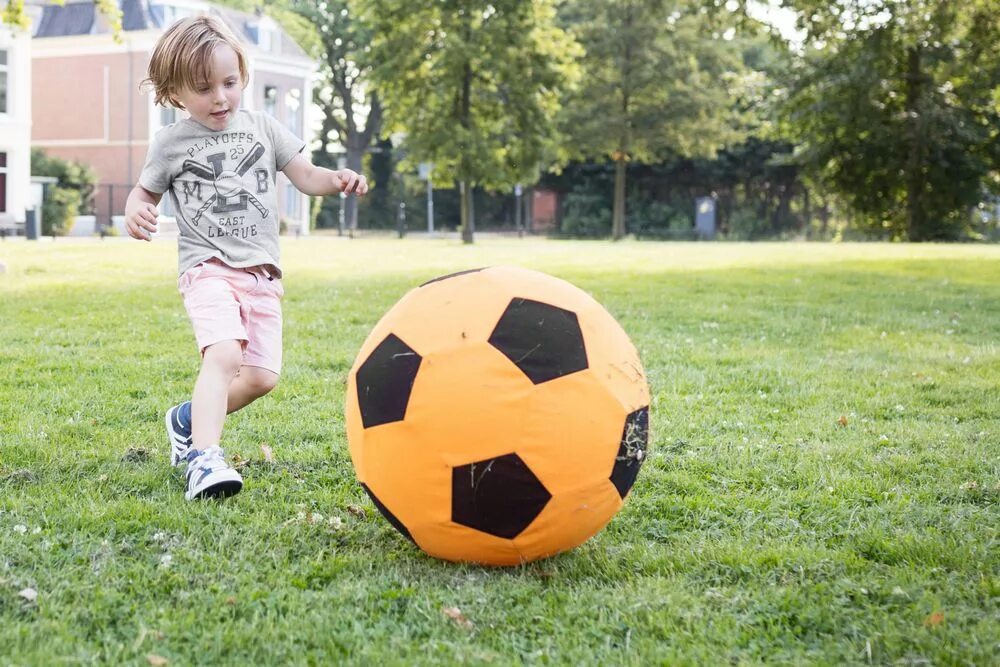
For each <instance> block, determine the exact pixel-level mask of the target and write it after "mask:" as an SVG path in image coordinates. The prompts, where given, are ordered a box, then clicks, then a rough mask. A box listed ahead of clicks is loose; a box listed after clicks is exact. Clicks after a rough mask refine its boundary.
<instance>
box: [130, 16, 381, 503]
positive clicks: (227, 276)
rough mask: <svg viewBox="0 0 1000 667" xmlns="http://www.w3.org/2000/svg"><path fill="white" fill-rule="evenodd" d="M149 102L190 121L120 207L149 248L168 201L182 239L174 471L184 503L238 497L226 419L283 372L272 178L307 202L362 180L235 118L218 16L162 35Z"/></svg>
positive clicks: (169, 133) (236, 57)
mask: <svg viewBox="0 0 1000 667" xmlns="http://www.w3.org/2000/svg"><path fill="white" fill-rule="evenodd" d="M148 73H149V77H148V78H147V79H146V80H145V81H144V82H143V84H144V85H145V86H148V87H151V88H152V89H153V91H154V94H155V100H156V103H157V104H163V105H167V104H170V105H173V106H175V107H177V108H179V109H184V110H186V111H187V112H188V114H189V115H190V118H187V119H184V120H182V121H180V122H177V123H174V124H173V125H170V126H169V127H166V128H164V129H163V130H161V131H160V132H158V133H157V134H156V136H155V137H154V139H153V142H152V144H151V145H150V147H149V153H148V155H147V158H146V164H145V166H144V167H143V169H142V174H141V175H140V176H139V183H138V184H137V185H136V186H135V188H133V190H132V192H131V193H129V197H128V201H127V203H126V204H125V228H126V230H127V231H128V234H129V236H131V237H133V238H135V239H139V240H146V241H148V240H150V237H149V233H150V232H155V231H156V219H157V216H158V214H159V213H158V211H157V209H156V205H157V204H158V203H159V201H160V198H161V197H162V196H163V195H164V194H169V196H170V200H171V202H172V203H173V206H174V210H175V211H176V215H177V226H178V228H179V229H180V237H179V239H178V253H179V274H180V279H179V280H178V288H179V289H180V292H181V294H182V295H183V298H184V307H185V309H186V310H187V313H188V317H189V318H190V320H191V323H192V325H193V327H194V333H195V337H196V339H197V342H198V347H199V349H200V350H201V354H202V363H201V370H200V372H199V373H198V379H197V381H196V382H195V385H194V393H193V395H192V397H191V400H190V401H186V402H184V403H181V404H180V405H175V406H174V407H172V408H170V409H169V410H167V413H166V426H167V435H168V437H169V440H170V444H171V451H170V461H171V464H173V465H179V464H181V463H186V464H187V476H186V477H187V491H186V493H185V497H186V498H187V499H188V500H192V499H194V498H200V497H211V496H226V495H231V494H234V493H237V492H239V491H240V489H242V488H243V479H242V478H241V477H240V474H239V473H238V472H237V471H236V470H234V469H233V468H231V467H230V466H229V465H228V464H227V463H226V462H225V460H224V458H223V452H222V449H221V448H220V447H219V442H220V438H221V436H222V425H223V422H224V421H225V417H226V415H227V414H228V413H230V412H235V411H236V410H239V409H240V408H243V407H245V406H247V405H249V404H250V403H252V402H253V401H255V400H256V399H258V398H260V397H261V396H264V395H265V394H267V393H268V392H269V391H271V390H272V389H273V388H274V386H275V384H276V383H277V381H278V375H279V374H280V373H281V297H282V295H283V293H284V290H283V289H282V285H281V264H280V262H279V252H278V207H277V200H276V195H275V183H276V180H275V179H276V178H277V172H278V171H283V172H284V173H285V175H286V176H287V177H288V178H289V180H291V182H292V183H293V184H294V185H295V187H296V188H298V189H299V190H300V191H301V192H303V193H305V194H309V195H329V194H335V193H341V192H344V193H347V194H357V195H364V194H365V193H366V192H367V191H368V185H367V183H366V181H365V178H364V177H363V176H360V175H358V174H357V173H355V172H353V171H350V170H348V169H342V170H340V171H330V170H328V169H323V168H320V167H316V166H313V165H312V164H310V163H309V161H308V160H307V159H306V158H304V157H303V156H302V155H300V151H301V150H302V149H303V148H304V147H305V144H304V142H303V141H302V140H300V139H297V138H296V137H295V136H293V135H292V134H291V132H289V131H288V130H287V129H285V128H284V127H283V126H282V125H281V124H279V123H278V122H277V121H276V120H274V119H273V118H271V117H270V116H269V115H267V114H265V113H260V112H252V111H241V110H240V100H241V97H242V94H243V88H244V87H245V86H246V85H247V82H248V80H249V75H248V71H247V63H246V56H245V55H244V52H243V49H242V47H241V45H240V42H239V40H238V39H237V38H236V36H235V35H233V33H232V32H231V31H230V30H229V29H228V28H227V27H226V26H225V24H223V23H222V22H221V21H219V20H218V19H216V18H213V17H211V16H197V17H190V18H187V19H183V20H181V21H179V22H177V23H175V24H174V25H172V26H171V27H170V28H169V29H168V30H167V31H166V32H165V33H164V34H163V36H162V37H161V38H160V40H159V42H158V43H157V45H156V48H155V49H154V50H153V54H152V57H151V60H150V63H149V72H148Z"/></svg>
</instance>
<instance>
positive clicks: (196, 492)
mask: <svg viewBox="0 0 1000 667" xmlns="http://www.w3.org/2000/svg"><path fill="white" fill-rule="evenodd" d="M242 488H243V478H242V477H241V476H240V474H239V473H238V472H236V471H235V470H233V469H232V468H228V469H225V470H217V471H215V472H214V473H212V474H211V475H206V477H205V479H203V480H201V482H200V483H199V484H198V485H197V486H195V487H194V488H191V489H188V490H187V491H185V492H184V497H185V498H186V499H187V500H194V499H195V498H225V497H227V496H234V495H236V494H237V493H239V492H240V490H241V489H242Z"/></svg>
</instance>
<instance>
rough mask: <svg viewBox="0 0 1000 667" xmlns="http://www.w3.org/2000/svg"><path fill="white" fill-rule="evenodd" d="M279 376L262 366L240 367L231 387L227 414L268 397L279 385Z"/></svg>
mask: <svg viewBox="0 0 1000 667" xmlns="http://www.w3.org/2000/svg"><path fill="white" fill-rule="evenodd" d="M278 377H279V375H278V374H277V373H275V372H274V371H269V370H267V369H266V368H261V367H260V366H247V365H243V366H240V370H239V371H237V373H236V377H235V378H233V381H232V383H230V385H229V403H228V405H227V414H232V413H234V412H236V411H237V410H240V409H242V408H245V407H246V406H248V405H250V404H251V403H253V402H254V401H256V400H257V399H258V398H260V397H262V396H266V395H267V394H269V393H270V392H271V390H272V389H274V388H275V386H276V385H277V384H278Z"/></svg>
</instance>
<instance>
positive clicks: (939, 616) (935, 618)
mask: <svg viewBox="0 0 1000 667" xmlns="http://www.w3.org/2000/svg"><path fill="white" fill-rule="evenodd" d="M942 623H944V612H940V611H936V612H934V613H933V614H931V615H930V616H928V617H927V618H925V619H924V627H925V628H936V627H937V626H939V625H941V624H942Z"/></svg>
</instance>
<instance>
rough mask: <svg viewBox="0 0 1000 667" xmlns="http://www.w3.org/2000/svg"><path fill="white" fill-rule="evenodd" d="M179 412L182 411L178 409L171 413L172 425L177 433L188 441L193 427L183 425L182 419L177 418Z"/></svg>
mask: <svg viewBox="0 0 1000 667" xmlns="http://www.w3.org/2000/svg"><path fill="white" fill-rule="evenodd" d="M178 412H180V410H179V409H177V408H174V409H173V410H171V411H170V424H171V426H173V427H174V432H175V433H177V434H178V435H181V436H183V437H184V438H185V439H188V438H190V437H191V427H190V426H184V424H182V423H181V420H180V417H178V416H177V413H178Z"/></svg>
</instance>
